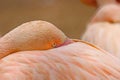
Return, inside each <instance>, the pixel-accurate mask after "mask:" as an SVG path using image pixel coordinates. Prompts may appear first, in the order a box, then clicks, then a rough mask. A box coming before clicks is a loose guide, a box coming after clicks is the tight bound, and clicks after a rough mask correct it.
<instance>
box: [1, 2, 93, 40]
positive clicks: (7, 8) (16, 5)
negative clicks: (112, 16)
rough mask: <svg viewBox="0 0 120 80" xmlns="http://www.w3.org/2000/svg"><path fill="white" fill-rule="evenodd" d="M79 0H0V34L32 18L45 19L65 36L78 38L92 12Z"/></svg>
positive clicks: (91, 9)
mask: <svg viewBox="0 0 120 80" xmlns="http://www.w3.org/2000/svg"><path fill="white" fill-rule="evenodd" d="M94 10H95V9H94V8H92V7H88V6H86V5H84V4H82V3H81V2H80V0H0V34H1V35H4V34H5V33H7V32H9V31H10V30H12V29H13V28H14V27H17V26H19V25H20V24H22V23H24V22H28V21H32V20H45V21H48V22H51V23H53V24H54V25H56V26H57V27H59V28H60V29H61V30H62V31H63V32H64V33H65V34H66V35H67V36H69V37H71V38H80V36H81V35H82V33H83V32H84V30H85V27H86V24H87V22H88V21H89V19H90V17H91V16H92V15H93V13H94Z"/></svg>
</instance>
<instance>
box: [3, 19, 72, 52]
mask: <svg viewBox="0 0 120 80" xmlns="http://www.w3.org/2000/svg"><path fill="white" fill-rule="evenodd" d="M1 40H2V41H3V42H5V43H6V42H7V44H10V47H11V48H16V49H17V50H18V51H22V50H47V49H51V48H56V47H60V46H62V45H66V44H68V43H70V42H72V41H71V40H70V39H69V38H68V37H67V36H66V35H65V34H64V33H63V32H62V31H61V30H60V29H58V28H57V27H55V26H54V25H53V24H51V23H48V22H46V21H31V22H27V23H24V24H22V25H20V26H18V27H17V28H15V29H14V30H12V31H10V32H9V33H7V34H6V35H5V36H3V38H2V39H1Z"/></svg>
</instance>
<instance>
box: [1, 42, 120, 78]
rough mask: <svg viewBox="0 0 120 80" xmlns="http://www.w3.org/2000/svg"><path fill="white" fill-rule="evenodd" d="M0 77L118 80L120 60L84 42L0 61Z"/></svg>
mask: <svg viewBox="0 0 120 80" xmlns="http://www.w3.org/2000/svg"><path fill="white" fill-rule="evenodd" d="M0 80H120V59H118V58H117V57H115V56H113V55H111V54H110V53H108V52H106V51H104V50H103V49H101V48H99V47H96V46H94V45H92V44H90V43H86V42H84V41H79V42H74V43H71V44H68V45H66V46H62V47H58V48H53V49H48V50H43V51H41V50H36V51H20V52H16V53H14V54H10V55H8V56H6V57H4V58H2V59H1V60H0Z"/></svg>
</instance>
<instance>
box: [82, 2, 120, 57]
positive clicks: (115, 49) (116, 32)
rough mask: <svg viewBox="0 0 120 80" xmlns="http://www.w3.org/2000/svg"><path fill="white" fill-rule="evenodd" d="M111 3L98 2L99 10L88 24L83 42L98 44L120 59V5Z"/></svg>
mask: <svg viewBox="0 0 120 80" xmlns="http://www.w3.org/2000/svg"><path fill="white" fill-rule="evenodd" d="M110 1H111V2H110ZM110 1H109V0H97V2H98V4H99V9H98V11H97V13H96V14H95V16H93V18H92V20H91V22H90V23H89V24H88V27H87V30H86V31H85V33H84V35H83V36H82V40H85V41H88V42H91V43H93V44H96V45H98V46H99V47H101V48H103V49H104V50H106V51H108V52H110V53H111V54H114V55H115V56H117V57H119V58H120V44H119V41H120V23H119V22H120V5H119V4H118V2H117V1H116V0H110ZM112 1H113V3H112ZM102 3H103V4H104V5H103V4H102Z"/></svg>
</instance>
